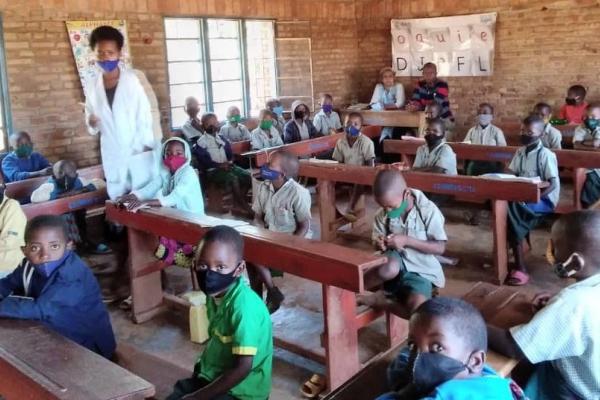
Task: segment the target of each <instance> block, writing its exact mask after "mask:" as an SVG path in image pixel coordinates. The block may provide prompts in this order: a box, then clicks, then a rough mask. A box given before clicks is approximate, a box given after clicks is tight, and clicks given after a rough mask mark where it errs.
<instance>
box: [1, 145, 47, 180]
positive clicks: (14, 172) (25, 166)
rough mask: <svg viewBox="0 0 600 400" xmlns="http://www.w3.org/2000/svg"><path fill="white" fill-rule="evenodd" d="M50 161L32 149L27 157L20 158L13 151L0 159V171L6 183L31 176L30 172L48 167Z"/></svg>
mask: <svg viewBox="0 0 600 400" xmlns="http://www.w3.org/2000/svg"><path fill="white" fill-rule="evenodd" d="M49 166H50V162H48V160H46V158H45V157H44V156H43V155H41V154H40V153H38V152H36V151H34V152H33V153H31V155H30V156H29V157H24V158H21V157H19V156H17V155H16V154H15V152H14V151H11V152H10V153H8V154H7V155H6V156H5V157H4V159H3V160H2V173H3V174H4V178H5V181H6V183H8V182H17V181H22V180H25V179H29V178H31V173H32V172H36V171H39V170H42V169H44V168H48V167H49Z"/></svg>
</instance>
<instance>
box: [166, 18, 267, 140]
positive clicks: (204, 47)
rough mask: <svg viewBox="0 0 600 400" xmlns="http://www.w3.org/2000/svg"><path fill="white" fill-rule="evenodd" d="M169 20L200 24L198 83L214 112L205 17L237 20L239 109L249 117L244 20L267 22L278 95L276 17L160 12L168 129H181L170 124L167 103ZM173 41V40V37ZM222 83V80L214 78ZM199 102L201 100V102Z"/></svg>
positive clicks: (209, 109) (208, 110)
mask: <svg viewBox="0 0 600 400" xmlns="http://www.w3.org/2000/svg"><path fill="white" fill-rule="evenodd" d="M169 19H191V20H196V21H198V23H199V24H200V37H199V38H198V39H197V40H198V41H199V42H200V43H199V45H200V46H199V47H200V49H201V53H202V69H203V71H202V72H203V75H204V76H203V77H204V81H203V82H202V83H201V84H202V85H204V104H205V107H206V111H207V112H214V100H213V88H212V86H213V80H212V72H211V66H210V63H211V62H212V60H211V58H210V43H209V40H210V37H209V32H208V30H209V28H208V20H225V21H234V22H237V28H238V44H239V48H240V59H239V62H240V69H241V74H240V80H241V86H242V99H241V102H242V108H243V109H242V110H240V111H241V112H242V115H243V116H246V117H247V118H251V115H250V113H251V104H250V77H249V72H248V53H247V37H246V21H263V22H270V23H271V24H272V26H273V50H274V56H275V57H274V58H273V68H274V70H273V71H274V76H273V85H274V88H275V96H278V95H279V81H278V79H277V73H278V67H277V56H276V52H277V43H276V22H277V21H276V20H275V19H271V18H236V17H231V16H190V15H185V16H180V15H164V16H163V29H164V31H165V37H164V49H165V67H166V70H167V82H166V83H167V92H168V97H169V126H170V128H171V130H172V131H176V130H181V127H180V126H179V127H175V126H174V125H173V118H172V110H173V106H172V105H171V86H173V85H172V84H171V76H170V73H169V64H170V63H172V62H173V61H171V62H170V61H169V58H168V54H167V40H173V38H168V37H167V32H166V25H165V23H166V21H167V20H169ZM175 40H176V39H175ZM218 82H225V81H218ZM201 102H202V101H201Z"/></svg>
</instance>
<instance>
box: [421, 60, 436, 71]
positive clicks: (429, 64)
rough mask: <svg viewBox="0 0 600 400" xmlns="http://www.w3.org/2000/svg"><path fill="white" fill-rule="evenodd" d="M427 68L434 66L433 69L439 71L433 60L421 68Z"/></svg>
mask: <svg viewBox="0 0 600 400" xmlns="http://www.w3.org/2000/svg"><path fill="white" fill-rule="evenodd" d="M425 68H433V69H435V72H437V65H435V64H434V63H432V62H428V63H425V64H424V65H423V68H421V70H424V69H425Z"/></svg>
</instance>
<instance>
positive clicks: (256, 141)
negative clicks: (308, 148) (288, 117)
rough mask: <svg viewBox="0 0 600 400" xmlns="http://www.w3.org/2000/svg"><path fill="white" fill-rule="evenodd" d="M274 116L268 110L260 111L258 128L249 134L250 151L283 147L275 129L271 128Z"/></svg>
mask: <svg viewBox="0 0 600 400" xmlns="http://www.w3.org/2000/svg"><path fill="white" fill-rule="evenodd" d="M275 117H276V115H275V114H273V113H272V112H271V111H269V110H266V109H265V110H260V113H259V114H258V119H259V120H260V123H259V125H258V127H257V128H256V129H255V130H253V131H252V133H251V134H250V146H251V148H252V150H262V149H268V148H269V147H275V146H283V140H281V135H280V134H279V131H278V130H277V128H275V127H274V126H273V123H274V122H275V119H274V118H275Z"/></svg>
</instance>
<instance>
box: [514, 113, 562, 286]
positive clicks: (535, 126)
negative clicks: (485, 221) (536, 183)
mask: <svg viewBox="0 0 600 400" xmlns="http://www.w3.org/2000/svg"><path fill="white" fill-rule="evenodd" d="M543 134H544V120H543V119H542V118H540V117H539V116H537V115H535V114H532V115H530V116H528V117H527V118H525V119H524V120H523V127H522V131H521V143H522V144H523V146H522V147H520V148H519V149H518V150H517V152H516V153H515V155H514V157H513V159H512V160H511V162H510V165H509V166H508V169H509V172H510V173H512V174H514V175H516V176H521V177H526V178H535V177H539V178H540V180H541V181H542V182H546V183H547V185H548V186H547V187H545V188H543V189H542V190H541V200H540V201H539V202H538V203H517V202H509V203H508V230H507V233H508V243H509V245H510V247H511V249H512V251H513V255H514V257H515V264H514V267H512V268H510V272H509V274H508V277H507V279H506V284H507V285H511V286H521V285H526V284H527V283H528V282H529V275H528V274H527V268H526V266H525V260H524V254H523V253H524V250H523V248H524V241H525V240H526V239H527V240H529V233H530V232H531V231H532V230H533V229H534V228H535V227H536V226H537V225H538V224H539V223H540V222H541V221H542V220H543V218H544V217H545V216H547V215H548V214H551V213H553V212H554V208H555V207H556V205H557V204H558V199H559V195H560V180H559V176H558V164H557V161H556V154H554V153H553V152H552V151H551V150H549V149H547V148H545V147H544V146H543V145H542V141H541V137H542V135H543Z"/></svg>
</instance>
